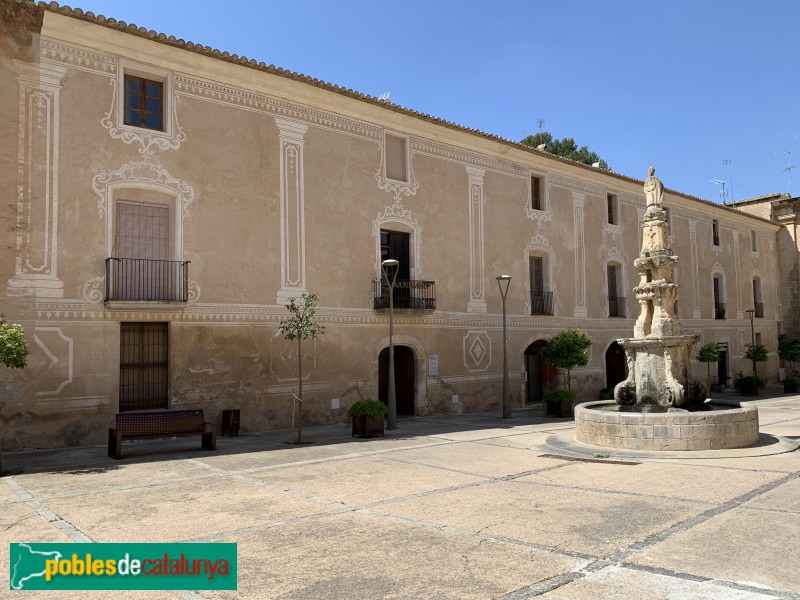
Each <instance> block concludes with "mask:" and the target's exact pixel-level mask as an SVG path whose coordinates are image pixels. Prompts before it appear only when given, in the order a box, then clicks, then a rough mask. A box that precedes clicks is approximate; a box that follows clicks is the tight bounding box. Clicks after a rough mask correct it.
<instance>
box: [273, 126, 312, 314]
mask: <svg viewBox="0 0 800 600" xmlns="http://www.w3.org/2000/svg"><path fill="white" fill-rule="evenodd" d="M275 124H276V125H277V126H278V130H279V140H280V151H281V158H280V179H281V287H280V289H279V290H278V295H277V303H278V304H286V302H287V301H288V300H289V298H295V297H297V296H300V295H301V294H302V293H303V292H305V291H306V252H305V220H304V211H305V206H304V205H305V199H304V195H303V136H304V135H305V133H306V130H307V129H308V125H306V124H305V123H302V122H300V121H295V120H293V119H284V118H280V117H276V118H275Z"/></svg>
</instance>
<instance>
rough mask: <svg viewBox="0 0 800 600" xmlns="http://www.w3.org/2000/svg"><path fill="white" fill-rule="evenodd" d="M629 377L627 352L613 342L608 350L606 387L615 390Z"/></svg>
mask: <svg viewBox="0 0 800 600" xmlns="http://www.w3.org/2000/svg"><path fill="white" fill-rule="evenodd" d="M627 377H628V363H627V361H626V360H625V350H624V349H623V348H622V346H620V345H619V344H618V343H617V342H613V343H612V344H611V345H610V346H609V347H608V350H606V387H607V388H608V389H611V390H613V389H614V386H615V385H617V384H618V383H621V382H623V381H625V379H626V378H627Z"/></svg>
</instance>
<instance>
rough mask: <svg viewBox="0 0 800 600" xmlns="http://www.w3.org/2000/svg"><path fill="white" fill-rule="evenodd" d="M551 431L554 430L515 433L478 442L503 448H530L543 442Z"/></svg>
mask: <svg viewBox="0 0 800 600" xmlns="http://www.w3.org/2000/svg"><path fill="white" fill-rule="evenodd" d="M553 431H554V430H548V431H534V432H531V433H517V434H515V435H507V436H503V437H499V438H490V439H488V440H480V443H481V444H487V445H490V446H503V447H504V448H530V447H531V446H536V445H537V444H544V441H545V440H546V439H547V438H548V436H550V435H552V433H553Z"/></svg>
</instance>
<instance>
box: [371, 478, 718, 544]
mask: <svg viewBox="0 0 800 600" xmlns="http://www.w3.org/2000/svg"><path fill="white" fill-rule="evenodd" d="M707 508H708V507H707V505H705V504H700V503H697V502H690V501H686V500H675V499H668V498H665V499H655V498H647V497H639V496H633V495H630V494H604V493H600V492H592V491H587V490H581V492H580V493H574V491H572V490H565V489H563V488H557V487H552V486H545V485H536V484H532V483H523V482H507V481H498V482H493V483H487V484H484V485H480V486H476V487H470V488H466V489H457V490H453V491H450V492H442V493H440V494H437V495H435V496H425V497H421V498H415V499H410V500H404V501H400V502H393V503H387V504H384V505H382V506H381V507H380V510H381V511H383V512H386V513H387V514H391V515H397V516H402V517H407V518H415V519H422V520H425V521H431V522H434V523H438V524H441V525H448V526H450V527H458V528H460V529H466V530H469V531H481V532H483V533H485V534H491V535H494V536H502V537H510V538H513V539H515V540H520V541H523V542H530V543H534V544H540V545H542V546H548V547H553V548H561V549H565V550H570V551H572V552H577V553H583V554H587V555H593V556H605V555H607V554H611V553H612V552H614V551H616V550H617V549H618V548H619V547H620V546H623V547H624V546H627V545H628V544H631V543H633V542H634V541H636V540H638V539H641V538H644V537H647V536H648V535H651V534H653V533H655V532H658V531H661V530H662V529H664V528H666V527H669V526H670V525H672V524H673V523H676V522H680V521H683V520H685V519H688V518H690V517H692V516H694V515H696V514H698V513H700V512H702V511H704V510H705V509H707ZM376 510H378V508H376Z"/></svg>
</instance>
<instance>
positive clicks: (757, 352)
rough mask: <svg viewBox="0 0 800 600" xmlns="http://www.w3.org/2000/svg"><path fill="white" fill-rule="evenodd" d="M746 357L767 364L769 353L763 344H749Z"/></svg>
mask: <svg viewBox="0 0 800 600" xmlns="http://www.w3.org/2000/svg"><path fill="white" fill-rule="evenodd" d="M744 357H745V358H746V359H747V360H752V361H753V362H767V361H768V360H769V353H768V352H767V347H766V346H764V345H763V344H747V351H746V352H745V353H744Z"/></svg>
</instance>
